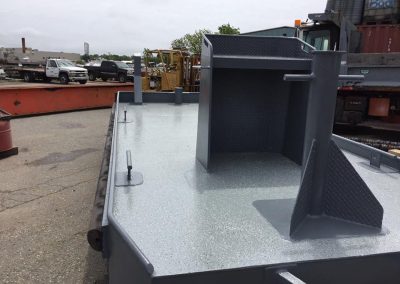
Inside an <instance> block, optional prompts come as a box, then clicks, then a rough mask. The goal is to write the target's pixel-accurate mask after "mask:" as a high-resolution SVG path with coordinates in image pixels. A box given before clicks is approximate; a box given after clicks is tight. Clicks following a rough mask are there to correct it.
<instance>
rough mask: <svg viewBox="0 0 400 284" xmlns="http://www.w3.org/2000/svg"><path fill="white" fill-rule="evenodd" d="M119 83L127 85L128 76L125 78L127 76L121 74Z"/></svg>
mask: <svg viewBox="0 0 400 284" xmlns="http://www.w3.org/2000/svg"><path fill="white" fill-rule="evenodd" d="M118 81H119V82H120V83H125V82H126V76H125V74H122V73H121V74H119V75H118Z"/></svg>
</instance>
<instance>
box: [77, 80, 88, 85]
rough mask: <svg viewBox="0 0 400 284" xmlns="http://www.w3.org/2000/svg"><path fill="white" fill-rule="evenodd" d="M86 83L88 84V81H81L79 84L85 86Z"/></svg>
mask: <svg viewBox="0 0 400 284" xmlns="http://www.w3.org/2000/svg"><path fill="white" fill-rule="evenodd" d="M86 83H87V81H86V80H84V81H79V84H81V85H85V84H86Z"/></svg>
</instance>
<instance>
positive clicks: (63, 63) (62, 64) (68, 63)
mask: <svg viewBox="0 0 400 284" xmlns="http://www.w3.org/2000/svg"><path fill="white" fill-rule="evenodd" d="M58 66H60V67H75V64H74V63H72V62H71V61H69V60H58Z"/></svg>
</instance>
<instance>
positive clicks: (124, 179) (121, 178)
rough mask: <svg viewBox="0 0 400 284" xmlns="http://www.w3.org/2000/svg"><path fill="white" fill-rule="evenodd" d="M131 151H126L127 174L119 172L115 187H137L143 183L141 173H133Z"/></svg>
mask: <svg viewBox="0 0 400 284" xmlns="http://www.w3.org/2000/svg"><path fill="white" fill-rule="evenodd" d="M132 168H133V166H132V156H131V151H129V150H128V151H126V169H127V171H126V172H117V173H116V176H115V186H117V187H118V186H135V185H140V184H142V183H143V175H142V174H141V173H139V172H132Z"/></svg>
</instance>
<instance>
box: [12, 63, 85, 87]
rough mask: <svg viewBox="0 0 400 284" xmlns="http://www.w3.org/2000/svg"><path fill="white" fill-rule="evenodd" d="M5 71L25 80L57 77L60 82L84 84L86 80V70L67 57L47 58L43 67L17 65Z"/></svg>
mask: <svg viewBox="0 0 400 284" xmlns="http://www.w3.org/2000/svg"><path fill="white" fill-rule="evenodd" d="M6 72H8V73H14V74H17V76H18V77H19V78H21V79H24V81H26V82H33V81H35V80H44V81H46V82H49V81H51V80H53V79H58V80H59V81H60V82H61V83H62V84H68V83H69V82H79V83H80V84H86V82H87V80H88V72H87V70H86V69H85V68H81V67H77V66H76V65H75V64H74V63H72V62H71V61H69V60H67V59H47V61H46V66H45V67H44V68H43V67H27V66H19V67H14V68H10V69H8V70H6Z"/></svg>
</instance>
